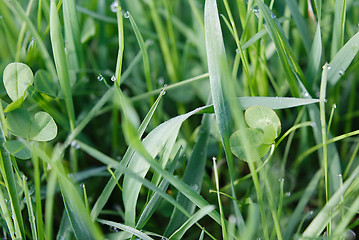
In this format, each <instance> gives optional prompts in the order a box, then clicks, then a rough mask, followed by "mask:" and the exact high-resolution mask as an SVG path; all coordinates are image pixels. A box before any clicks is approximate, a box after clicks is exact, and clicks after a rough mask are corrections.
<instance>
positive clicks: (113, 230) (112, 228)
mask: <svg viewBox="0 0 359 240" xmlns="http://www.w3.org/2000/svg"><path fill="white" fill-rule="evenodd" d="M110 231H111V232H119V231H120V230H119V229H118V228H117V227H114V226H110Z"/></svg>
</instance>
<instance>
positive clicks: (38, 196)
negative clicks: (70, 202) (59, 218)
mask: <svg viewBox="0 0 359 240" xmlns="http://www.w3.org/2000/svg"><path fill="white" fill-rule="evenodd" d="M32 164H33V173H34V185H35V199H36V200H35V203H36V226H37V232H38V236H39V239H40V240H42V239H44V222H43V219H42V216H43V213H42V204H41V189H40V188H41V180H40V165H39V158H38V157H37V155H36V151H35V150H33V151H32Z"/></svg>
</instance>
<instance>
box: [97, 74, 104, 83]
mask: <svg viewBox="0 0 359 240" xmlns="http://www.w3.org/2000/svg"><path fill="white" fill-rule="evenodd" d="M97 80H98V81H99V82H101V81H102V80H103V77H102V75H101V74H100V75H98V76H97Z"/></svg>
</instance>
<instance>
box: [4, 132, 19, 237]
mask: <svg viewBox="0 0 359 240" xmlns="http://www.w3.org/2000/svg"><path fill="white" fill-rule="evenodd" d="M4 142H5V135H4V132H3V128H2V125H0V152H1V154H0V160H1V161H0V162H1V164H0V168H1V174H2V178H3V180H4V183H5V186H6V190H7V193H8V196H9V198H10V199H9V200H10V203H11V212H12V220H13V224H14V228H15V237H16V238H25V236H24V234H25V227H24V221H23V219H22V215H21V207H20V201H19V198H18V197H19V196H18V189H17V187H16V182H15V175H14V171H13V164H12V161H11V158H10V155H9V154H8V153H7V151H6V150H5V148H4V145H3V144H4ZM13 160H14V162H15V159H13Z"/></svg>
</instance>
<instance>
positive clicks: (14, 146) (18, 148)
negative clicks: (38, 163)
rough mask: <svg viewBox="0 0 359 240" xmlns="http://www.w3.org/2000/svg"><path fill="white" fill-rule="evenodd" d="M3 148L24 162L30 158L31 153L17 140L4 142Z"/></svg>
mask: <svg viewBox="0 0 359 240" xmlns="http://www.w3.org/2000/svg"><path fill="white" fill-rule="evenodd" d="M4 147H5V149H6V151H7V152H8V153H10V154H11V155H13V156H15V157H17V158H20V159H23V160H26V159H29V158H31V151H29V150H28V149H27V148H26V147H25V146H24V144H23V143H22V142H20V141H18V140H10V141H6V142H4Z"/></svg>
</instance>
